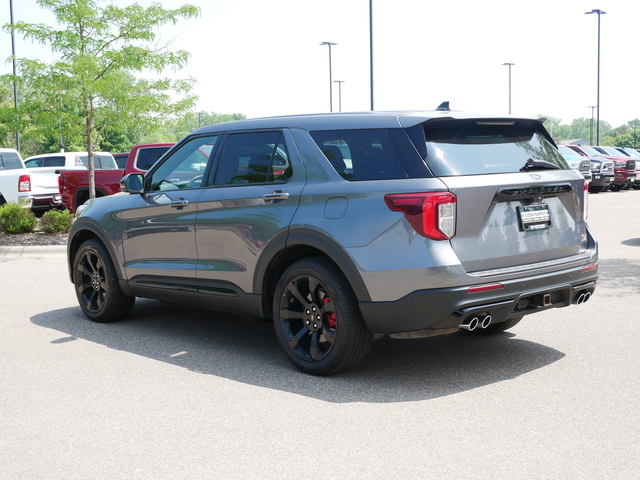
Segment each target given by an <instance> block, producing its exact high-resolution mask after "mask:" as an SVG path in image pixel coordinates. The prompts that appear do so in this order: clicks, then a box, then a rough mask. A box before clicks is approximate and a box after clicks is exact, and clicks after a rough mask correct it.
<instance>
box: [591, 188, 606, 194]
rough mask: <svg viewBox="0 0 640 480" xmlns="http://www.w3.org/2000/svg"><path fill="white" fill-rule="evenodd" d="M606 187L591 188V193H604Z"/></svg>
mask: <svg viewBox="0 0 640 480" xmlns="http://www.w3.org/2000/svg"><path fill="white" fill-rule="evenodd" d="M605 188H606V187H603V186H597V187H591V186H590V187H589V193H600V192H604V189H605Z"/></svg>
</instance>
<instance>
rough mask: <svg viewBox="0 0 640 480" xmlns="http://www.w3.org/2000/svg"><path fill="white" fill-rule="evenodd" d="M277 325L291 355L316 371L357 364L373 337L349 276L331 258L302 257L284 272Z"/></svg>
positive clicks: (278, 295) (278, 292)
mask: <svg viewBox="0 0 640 480" xmlns="http://www.w3.org/2000/svg"><path fill="white" fill-rule="evenodd" d="M274 326H275V329H276V336H277V337H278V341H279V343H280V345H281V346H282V348H283V349H284V351H285V353H286V355H287V357H288V359H289V360H290V361H291V362H292V363H293V364H294V365H295V366H296V367H297V368H298V369H300V370H301V371H303V372H305V373H310V374H313V375H330V374H333V373H337V372H340V371H344V370H346V369H348V368H353V367H354V366H356V365H357V364H358V363H360V362H361V361H362V360H363V359H364V357H365V356H366V354H367V353H368V351H369V347H370V346H371V341H372V335H371V333H370V332H369V331H368V330H367V328H366V326H365V324H364V321H363V320H362V316H361V314H360V310H359V308H358V304H357V301H356V299H355V296H354V294H353V292H352V291H351V288H350V286H349V284H348V282H347V280H346V279H345V278H344V276H343V275H342V273H341V272H340V270H339V269H338V268H337V267H336V266H335V265H334V264H333V263H332V262H330V261H328V260H327V259H325V258H310V259H305V260H300V261H298V262H296V263H294V264H293V265H291V266H290V267H289V268H288V269H287V270H286V271H285V272H284V274H283V275H282V277H281V278H280V281H279V282H278V285H277V287H276V292H275V299H274Z"/></svg>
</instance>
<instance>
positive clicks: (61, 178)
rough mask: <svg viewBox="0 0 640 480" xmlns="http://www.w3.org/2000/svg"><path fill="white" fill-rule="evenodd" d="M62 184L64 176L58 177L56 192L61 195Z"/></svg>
mask: <svg viewBox="0 0 640 480" xmlns="http://www.w3.org/2000/svg"><path fill="white" fill-rule="evenodd" d="M63 184H64V175H58V192H59V193H62V186H63Z"/></svg>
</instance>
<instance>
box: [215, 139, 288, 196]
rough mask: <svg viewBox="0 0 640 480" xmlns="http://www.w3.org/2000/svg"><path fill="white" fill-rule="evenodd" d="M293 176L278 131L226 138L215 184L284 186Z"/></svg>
mask: <svg viewBox="0 0 640 480" xmlns="http://www.w3.org/2000/svg"><path fill="white" fill-rule="evenodd" d="M292 174H293V170H292V169H291V165H290V163H289V153H288V151H287V146H286V144H285V141H284V138H283V137H282V133H281V132H279V131H274V132H251V133H237V134H232V135H229V139H228V141H227V144H226V145H225V148H224V153H223V154H222V157H221V158H220V165H219V167H218V173H217V175H216V181H215V184H216V185H236V184H256V183H284V182H286V181H288V180H289V179H290V178H291V176H292Z"/></svg>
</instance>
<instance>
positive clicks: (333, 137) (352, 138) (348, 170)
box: [311, 129, 407, 181]
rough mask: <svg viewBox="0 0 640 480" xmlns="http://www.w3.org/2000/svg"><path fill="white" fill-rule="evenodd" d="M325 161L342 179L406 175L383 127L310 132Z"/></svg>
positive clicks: (356, 179) (367, 178) (389, 177)
mask: <svg viewBox="0 0 640 480" xmlns="http://www.w3.org/2000/svg"><path fill="white" fill-rule="evenodd" d="M311 137H312V138H313V139H314V140H315V142H316V143H317V144H318V147H320V150H322V153H324V155H325V157H327V160H329V163H331V165H332V166H333V168H335V170H336V172H338V173H339V174H340V176H341V177H342V178H344V179H346V180H354V181H358V180H384V179H391V178H407V172H406V171H405V169H404V167H403V165H402V162H401V161H400V157H399V156H398V152H397V151H396V149H395V147H394V144H393V142H392V141H391V138H390V137H389V133H388V132H387V131H386V130H384V129H370V130H332V131H320V132H311Z"/></svg>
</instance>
